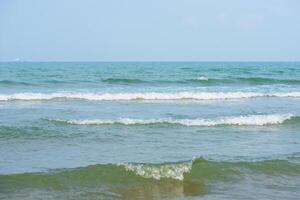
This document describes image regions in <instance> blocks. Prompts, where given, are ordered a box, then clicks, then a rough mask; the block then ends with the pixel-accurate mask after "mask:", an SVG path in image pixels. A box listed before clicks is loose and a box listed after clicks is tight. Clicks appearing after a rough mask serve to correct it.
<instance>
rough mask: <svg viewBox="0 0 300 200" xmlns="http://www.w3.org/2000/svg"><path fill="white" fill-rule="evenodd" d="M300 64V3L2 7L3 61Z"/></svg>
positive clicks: (8, 2)
mask: <svg viewBox="0 0 300 200" xmlns="http://www.w3.org/2000/svg"><path fill="white" fill-rule="evenodd" d="M15 59H20V60H24V61H135V60H136V61H145V60H150V61H154V60H156V61H159V60H163V61H166V60H182V61H184V60H187V61H189V60H193V61H203V60H205V61H223V60H224V61H230V60H244V61H256V60H257V61H261V60H270V61H274V60H300V1H299V0H263V1H262V0H251V1H244V0H226V1H223V0H184V1H183V0H151V1H150V0H147V1H146V0H81V1H76V0H43V1H40V0H26V1H25V0H0V61H11V60H15Z"/></svg>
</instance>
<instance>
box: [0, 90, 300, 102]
mask: <svg viewBox="0 0 300 200" xmlns="http://www.w3.org/2000/svg"><path fill="white" fill-rule="evenodd" d="M257 97H293V98H300V92H282V93H281V92H277V93H261V92H174V93H159V92H144V93H142V92H141V93H103V94H101V93H78V92H76V93H67V92H56V93H14V94H0V101H11V100H27V101H30V100H51V99H82V100H91V101H130V100H185V99H191V100H226V99H244V98H257Z"/></svg>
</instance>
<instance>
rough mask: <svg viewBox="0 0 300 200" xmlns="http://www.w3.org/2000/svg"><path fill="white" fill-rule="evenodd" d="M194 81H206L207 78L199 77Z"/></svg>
mask: <svg viewBox="0 0 300 200" xmlns="http://www.w3.org/2000/svg"><path fill="white" fill-rule="evenodd" d="M195 79H196V80H199V81H208V78H207V77H205V76H199V77H197V78H195Z"/></svg>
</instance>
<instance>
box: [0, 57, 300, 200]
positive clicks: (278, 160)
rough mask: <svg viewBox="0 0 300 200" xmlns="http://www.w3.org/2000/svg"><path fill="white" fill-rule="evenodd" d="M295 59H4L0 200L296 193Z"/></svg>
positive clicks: (299, 105)
mask: <svg viewBox="0 0 300 200" xmlns="http://www.w3.org/2000/svg"><path fill="white" fill-rule="evenodd" d="M299 130H300V63H299V62H275V63H269V62H261V63H259V62H249V63H248V62H134V63H131V62H119V63H92V62H87V63H60V62H51V63H46V62H45V63H30V62H28V63H27V62H14V63H0V199H162V198H171V199H198V198H203V199H224V198H228V199H297V198H298V197H299V196H300V193H299V191H300V134H299Z"/></svg>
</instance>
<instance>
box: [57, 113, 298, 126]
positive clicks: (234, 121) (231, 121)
mask: <svg viewBox="0 0 300 200" xmlns="http://www.w3.org/2000/svg"><path fill="white" fill-rule="evenodd" d="M292 117H293V115H292V114H273V115H248V116H237V117H235V116H234V117H223V118H215V119H172V118H160V119H131V118H120V119H116V120H102V119H94V120H62V119H56V120H55V121H58V122H64V123H68V124H74V125H104V124H122V125H138V124H141V125H147V124H162V123H167V124H179V125H183V126H218V125H239V126H263V125H271V124H281V123H283V122H284V121H286V120H289V119H291V118H292Z"/></svg>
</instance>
